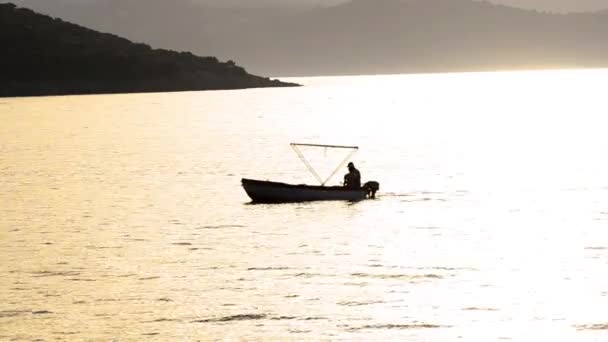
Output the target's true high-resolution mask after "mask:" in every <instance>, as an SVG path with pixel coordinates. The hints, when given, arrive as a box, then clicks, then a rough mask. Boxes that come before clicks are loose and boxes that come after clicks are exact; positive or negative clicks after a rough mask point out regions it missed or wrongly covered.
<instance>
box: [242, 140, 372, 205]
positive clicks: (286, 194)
mask: <svg viewBox="0 0 608 342" xmlns="http://www.w3.org/2000/svg"><path fill="white" fill-rule="evenodd" d="M291 146H292V147H293V149H294V150H295V151H296V153H297V154H298V156H299V157H300V158H301V159H302V161H303V162H304V164H305V165H306V167H307V168H308V169H309V171H310V172H311V173H312V174H313V175H314V176H315V177H316V178H317V180H318V181H319V182H320V183H321V185H306V184H300V185H294V184H287V183H280V182H272V181H262V180H255V179H247V178H243V179H242V180H241V184H242V186H243V188H244V189H245V192H246V193H247V195H248V196H249V197H250V198H251V200H252V202H253V203H291V202H312V201H361V200H364V199H373V198H375V197H376V192H377V191H378V190H380V184H379V183H378V182H375V181H370V182H367V183H365V184H363V186H361V187H360V188H357V189H352V188H346V187H343V186H326V185H325V184H327V182H329V180H330V179H331V178H332V177H333V176H334V175H335V174H336V173H337V172H338V170H339V169H340V168H341V167H342V166H343V165H344V164H346V162H347V161H348V160H349V159H350V158H351V157H352V156H353V155H354V153H355V152H356V151H357V150H358V149H359V147H357V146H340V145H317V144H297V143H292V144H291ZM301 146H308V147H321V148H338V149H349V150H352V151H351V153H350V154H349V155H348V156H347V157H346V158H345V159H344V161H343V162H342V163H341V164H340V165H339V166H338V167H337V168H336V170H335V171H334V172H333V173H332V174H331V175H330V176H329V177H327V178H326V179H325V180H324V181H323V180H322V179H321V177H319V175H318V173H317V172H316V171H315V170H314V168H313V167H312V166H311V165H310V163H308V161H307V160H306V158H305V157H304V155H303V154H302V153H301V151H300V150H299V147H301Z"/></svg>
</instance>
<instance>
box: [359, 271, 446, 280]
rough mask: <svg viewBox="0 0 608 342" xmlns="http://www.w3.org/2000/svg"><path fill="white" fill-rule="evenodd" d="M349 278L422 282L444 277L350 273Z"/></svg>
mask: <svg viewBox="0 0 608 342" xmlns="http://www.w3.org/2000/svg"><path fill="white" fill-rule="evenodd" d="M351 276H353V277H356V278H376V279H409V280H411V281H414V280H424V279H443V278H444V277H443V276H441V275H438V274H414V275H411V274H369V273H352V274H351Z"/></svg>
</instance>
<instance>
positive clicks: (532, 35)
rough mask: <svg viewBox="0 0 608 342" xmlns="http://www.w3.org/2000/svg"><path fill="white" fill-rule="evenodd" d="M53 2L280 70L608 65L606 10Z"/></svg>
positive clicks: (169, 43)
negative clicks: (556, 11)
mask: <svg viewBox="0 0 608 342" xmlns="http://www.w3.org/2000/svg"><path fill="white" fill-rule="evenodd" d="M22 1H30V2H34V1H36V0H22ZM259 1H262V0H258V3H259ZM272 1H273V0H267V2H269V3H270V2H272ZM47 3H48V2H47ZM49 10H51V8H49ZM52 10H53V11H57V12H63V13H66V16H67V17H69V18H70V19H72V20H75V21H76V22H79V23H87V25H91V26H92V27H93V28H96V29H100V30H103V31H108V32H113V33H116V34H120V35H124V36H126V37H128V38H130V39H134V40H137V41H147V42H150V43H151V44H153V45H155V46H164V47H168V48H172V49H179V50H192V51H195V52H197V53H200V54H205V55H214V56H218V57H219V58H222V59H235V60H237V61H238V62H239V63H243V64H245V65H247V67H248V69H250V70H253V71H254V72H257V73H263V74H272V75H283V76H286V75H298V76H300V75H301V76H305V75H340V74H375V73H418V72H452V71H484V70H511V69H539V68H579V67H580V68H585V67H608V45H607V44H605V37H607V36H608V13H607V12H605V11H604V12H598V13H580V14H567V15H563V14H550V13H541V12H536V11H529V10H523V9H517V8H511V7H506V6H500V5H495V4H492V3H490V2H479V1H472V0H351V1H349V2H346V3H340V4H338V5H335V6H322V7H321V6H310V7H306V8H302V7H298V8H292V7H289V6H283V7H280V8H279V7H272V8H225V7H223V8H218V7H213V6H210V5H202V4H200V3H197V2H195V1H191V0H173V1H166V0H130V1H124V0H104V1H102V0H97V1H94V2H90V3H84V2H83V3H81V4H79V5H75V4H71V5H65V6H63V7H57V6H55V7H53V9H52Z"/></svg>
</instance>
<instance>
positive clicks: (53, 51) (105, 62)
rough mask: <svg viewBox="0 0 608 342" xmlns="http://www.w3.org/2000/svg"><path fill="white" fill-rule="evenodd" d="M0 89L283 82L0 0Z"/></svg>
mask: <svg viewBox="0 0 608 342" xmlns="http://www.w3.org/2000/svg"><path fill="white" fill-rule="evenodd" d="M0 45H1V46H3V47H4V49H3V52H2V57H1V58H0V68H1V69H2V70H3V71H2V73H0V81H1V82H2V87H1V88H0V96H36V95H65V94H90V93H123V92H165V91H185V90H211V89H237V88H250V87H275V86H289V85H291V84H287V83H282V82H280V81H276V80H270V79H268V78H263V77H258V76H254V75H250V74H248V73H247V72H246V71H245V70H244V69H243V68H242V67H239V66H237V65H236V64H235V63H234V62H231V61H229V62H227V63H222V62H219V61H218V59H217V58H215V57H198V56H195V55H193V54H191V53H189V52H175V51H169V50H155V49H152V48H151V47H150V46H148V45H145V44H135V43H132V42H130V41H129V40H126V39H123V38H120V37H117V36H114V35H111V34H104V33H100V32H96V31H93V30H90V29H87V28H84V27H81V26H78V25H74V24H70V23H67V22H64V21H62V20H61V19H53V18H51V17H48V16H44V15H40V14H37V13H35V12H33V11H31V10H29V9H25V8H18V7H16V6H15V5H12V4H0Z"/></svg>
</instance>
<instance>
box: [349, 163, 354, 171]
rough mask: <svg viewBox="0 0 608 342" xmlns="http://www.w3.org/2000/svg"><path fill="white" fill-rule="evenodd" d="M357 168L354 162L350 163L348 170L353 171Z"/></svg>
mask: <svg viewBox="0 0 608 342" xmlns="http://www.w3.org/2000/svg"><path fill="white" fill-rule="evenodd" d="M354 168H355V164H353V163H352V162H350V163H348V169H349V170H352V169H354Z"/></svg>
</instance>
